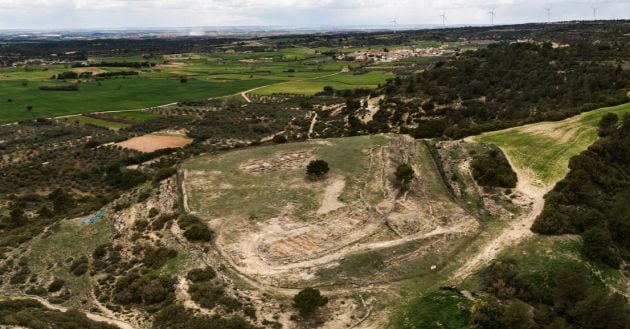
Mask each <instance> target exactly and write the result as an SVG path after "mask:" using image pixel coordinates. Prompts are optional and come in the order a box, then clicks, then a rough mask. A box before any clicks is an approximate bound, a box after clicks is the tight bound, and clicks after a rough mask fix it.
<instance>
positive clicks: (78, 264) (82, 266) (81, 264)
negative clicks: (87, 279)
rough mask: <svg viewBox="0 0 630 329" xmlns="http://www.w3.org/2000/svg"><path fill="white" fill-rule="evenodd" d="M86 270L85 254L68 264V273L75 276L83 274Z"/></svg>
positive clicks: (86, 260)
mask: <svg viewBox="0 0 630 329" xmlns="http://www.w3.org/2000/svg"><path fill="white" fill-rule="evenodd" d="M87 270H88V258H87V257H86V256H81V257H80V258H78V259H75V260H74V261H73V262H72V264H70V273H72V274H74V275H75V276H81V275H83V274H85V273H86V272H87Z"/></svg>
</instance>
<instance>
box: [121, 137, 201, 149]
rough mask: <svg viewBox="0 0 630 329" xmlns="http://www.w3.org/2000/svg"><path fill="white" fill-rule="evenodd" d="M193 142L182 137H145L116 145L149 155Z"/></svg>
mask: <svg viewBox="0 0 630 329" xmlns="http://www.w3.org/2000/svg"><path fill="white" fill-rule="evenodd" d="M192 142H193V140H192V139H190V138H186V137H182V136H163V135H144V136H139V137H134V138H132V139H128V140H126V141H124V142H120V143H116V145H118V146H120V147H123V148H127V149H132V150H136V151H140V152H145V153H149V152H153V151H157V150H161V149H165V148H180V147H184V146H186V145H188V144H190V143H192Z"/></svg>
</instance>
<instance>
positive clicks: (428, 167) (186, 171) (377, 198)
mask: <svg viewBox="0 0 630 329" xmlns="http://www.w3.org/2000/svg"><path fill="white" fill-rule="evenodd" d="M313 159H324V160H325V161H327V162H328V163H329V165H330V168H331V171H330V173H328V175H327V176H326V178H325V179H322V180H316V181H312V180H310V179H308V178H306V177H305V176H306V175H305V167H306V165H307V164H308V163H309V162H310V161H311V160H313ZM402 162H409V163H410V164H411V165H412V167H413V168H414V171H416V172H417V173H418V174H419V175H420V176H421V177H422V178H421V179H420V180H418V181H414V182H412V184H411V188H410V191H409V192H401V191H400V190H399V188H397V187H396V186H395V184H394V179H393V172H394V170H395V168H396V166H397V165H398V164H399V163H402ZM181 175H182V176H183V180H184V186H183V190H184V199H185V201H184V203H185V205H186V207H187V208H188V210H189V211H190V212H192V213H194V214H197V215H199V216H200V217H202V218H204V219H206V220H207V221H208V223H209V225H210V226H211V227H212V228H213V230H215V232H217V246H218V248H219V250H220V252H221V254H222V256H223V257H224V258H225V259H226V260H227V261H228V263H229V264H231V265H232V266H233V267H234V268H236V269H237V270H238V271H239V272H241V273H243V274H246V275H247V276H248V277H250V278H255V279H256V280H258V281H259V282H261V283H262V284H268V285H274V286H277V285H280V286H288V287H296V286H302V285H304V284H305V283H306V282H311V283H312V282H314V281H316V282H330V280H333V281H336V280H342V281H343V278H344V277H345V278H349V277H354V278H360V279H362V280H368V281H369V280H379V279H382V278H384V277H389V278H394V279H395V278H399V276H400V275H401V273H404V274H410V273H409V272H408V271H402V272H401V271H400V269H401V268H402V267H399V266H397V265H398V264H403V263H407V262H416V263H418V264H421V265H422V267H423V269H424V270H427V271H430V268H431V267H432V265H435V263H430V261H427V260H426V259H425V260H423V261H417V260H418V259H419V258H422V256H424V255H426V254H427V253H429V252H430V250H433V251H435V250H441V251H442V252H444V255H446V253H447V252H448V251H449V249H448V246H447V245H449V244H456V243H457V242H459V241H461V239H462V238H463V237H466V236H469V235H470V234H471V233H475V232H477V230H478V229H479V226H478V223H477V221H476V220H475V219H474V218H473V217H472V216H470V215H468V214H467V213H466V212H465V211H464V210H463V209H462V208H460V207H459V206H458V205H457V204H456V203H455V202H454V201H452V200H451V198H450V196H449V194H448V192H447V190H446V187H445V186H444V183H443V181H442V179H441V177H440V175H439V173H438V171H437V168H436V167H435V164H434V163H433V162H432V160H431V157H430V154H429V152H428V149H427V148H426V146H425V145H424V144H422V143H420V142H417V141H415V140H413V139H411V138H408V137H400V136H364V137H351V138H342V139H330V140H322V141H311V142H308V143H297V144H284V145H278V146H273V147H260V148H255V149H249V150H244V151H236V152H230V153H226V154H222V155H219V156H202V157H198V158H194V159H192V160H190V161H188V162H186V163H184V164H183V166H182V168H181ZM446 241H448V242H446ZM380 251H383V252H380ZM366 252H367V253H368V254H364V253H366ZM379 252H380V254H378V255H374V257H377V258H378V262H379V267H377V268H370V269H366V270H365V271H361V270H360V267H364V266H366V265H368V266H369V264H370V263H371V260H372V259H373V257H372V256H373V255H370V254H369V253H379ZM444 255H443V256H444ZM444 257H446V256H444ZM433 261H436V262H437V261H438V260H437V258H433ZM347 262H350V263H349V264H347ZM383 262H385V263H386V264H390V265H391V266H385V267H381V266H380V264H382V263H383ZM411 268H413V269H414V270H417V269H418V267H411ZM378 271H380V272H381V273H378V275H377V276H371V275H370V274H368V273H371V274H375V273H376V272H378ZM389 271H391V272H389ZM332 273H342V274H344V275H340V276H337V275H332V277H331V274H332ZM404 274H403V275H404Z"/></svg>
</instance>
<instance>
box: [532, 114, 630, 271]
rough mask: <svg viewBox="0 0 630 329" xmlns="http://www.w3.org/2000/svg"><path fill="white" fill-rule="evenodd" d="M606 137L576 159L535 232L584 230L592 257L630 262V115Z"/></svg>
mask: <svg viewBox="0 0 630 329" xmlns="http://www.w3.org/2000/svg"><path fill="white" fill-rule="evenodd" d="M605 120H607V121H609V122H610V121H616V120H611V118H610V116H607V118H605ZM604 126H606V124H604ZM604 136H607V137H604V138H601V139H600V140H599V141H597V142H596V143H595V144H593V145H592V146H591V147H589V148H588V150H586V151H584V152H582V154H580V155H577V156H575V157H573V158H572V159H571V161H570V162H569V169H570V171H569V174H567V176H566V177H565V178H564V179H563V180H562V181H560V182H558V183H557V184H556V186H555V187H554V189H553V190H552V191H551V192H549V193H548V194H547V195H546V196H545V199H546V202H545V207H544V209H543V212H542V213H541V215H540V216H539V217H538V218H537V219H536V221H535V222H534V225H533V226H532V230H534V231H535V232H538V233H543V234H564V233H578V234H582V235H583V238H584V251H585V253H586V255H587V256H589V257H590V258H592V259H595V260H599V261H602V262H604V263H606V264H608V265H610V266H612V267H619V265H620V260H621V259H623V260H630V192H629V191H630V179H628V177H630V115H628V114H626V115H625V116H624V118H623V122H622V124H621V126H620V127H619V128H617V129H615V130H614V131H609V132H607V133H605V134H604Z"/></svg>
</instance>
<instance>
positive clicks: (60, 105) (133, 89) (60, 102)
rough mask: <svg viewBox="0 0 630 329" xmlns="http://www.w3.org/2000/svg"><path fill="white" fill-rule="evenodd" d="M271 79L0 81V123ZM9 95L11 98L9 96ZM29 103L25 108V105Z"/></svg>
mask: <svg viewBox="0 0 630 329" xmlns="http://www.w3.org/2000/svg"><path fill="white" fill-rule="evenodd" d="M270 83H274V81H271V80H237V81H231V82H210V81H203V80H197V79H193V80H189V81H188V83H180V81H179V80H178V79H147V78H143V77H136V78H121V79H107V80H102V81H92V82H87V83H80V84H79V91H72V92H70V91H42V90H40V89H39V87H41V86H50V85H63V84H64V83H63V82H44V81H42V82H28V83H26V85H24V84H23V83H22V82H20V81H0V101H1V102H3V106H2V108H0V123H8V122H15V121H19V120H25V119H35V118H48V117H55V116H62V115H70V114H79V113H89V112H97V111H112V110H127V109H139V108H144V107H150V106H157V105H163V104H167V103H172V102H176V101H179V100H184V99H202V98H210V97H221V96H227V95H232V94H236V93H238V92H240V91H244V90H248V89H251V88H254V87H258V86H263V85H267V84H270ZM9 99H11V102H9V101H8V100H9ZM28 106H32V110H31V111H28V110H27V107H28Z"/></svg>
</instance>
